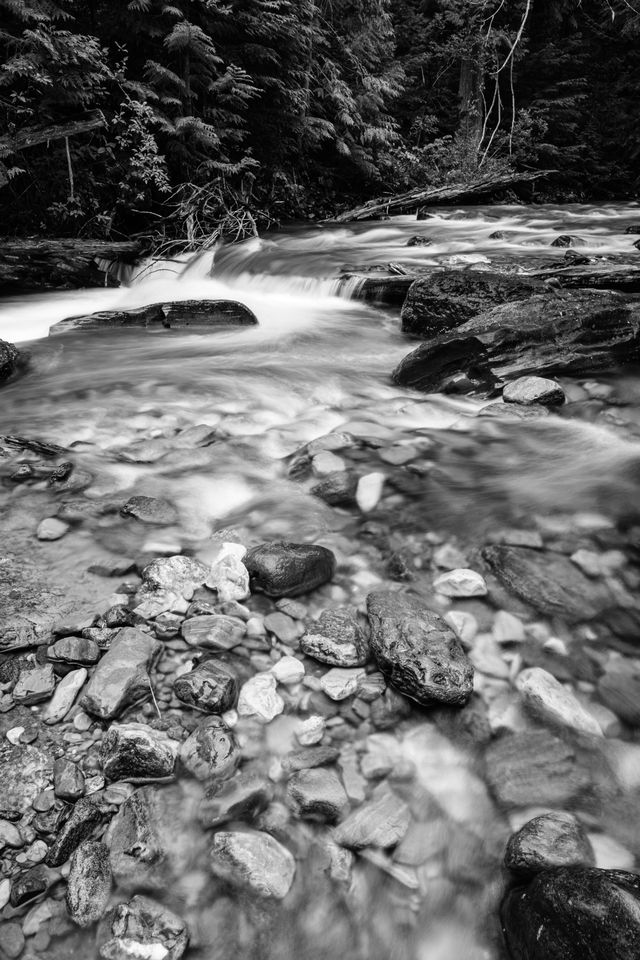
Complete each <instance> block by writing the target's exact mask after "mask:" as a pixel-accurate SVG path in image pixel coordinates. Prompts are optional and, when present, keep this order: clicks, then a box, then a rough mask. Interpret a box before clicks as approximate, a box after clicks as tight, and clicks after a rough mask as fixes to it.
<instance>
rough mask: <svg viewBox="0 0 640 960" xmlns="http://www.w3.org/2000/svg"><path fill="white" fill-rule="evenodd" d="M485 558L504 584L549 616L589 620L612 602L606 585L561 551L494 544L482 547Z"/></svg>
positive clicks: (573, 620)
mask: <svg viewBox="0 0 640 960" xmlns="http://www.w3.org/2000/svg"><path fill="white" fill-rule="evenodd" d="M482 558H483V560H484V561H485V562H486V563H487V564H488V566H489V568H490V569H491V571H492V573H494V574H495V575H496V576H497V577H498V579H499V580H500V581H501V582H502V583H503V584H504V585H505V587H507V588H508V589H509V590H510V591H511V592H512V593H514V594H515V595H516V596H517V597H519V598H520V599H521V600H524V602H525V603H528V604H529V605H530V606H532V607H535V609H536V610H540V611H541V612H542V613H546V614H548V615H549V616H561V617H564V618H565V619H567V620H570V621H572V622H577V621H580V620H590V619H592V618H593V617H596V616H597V615H598V614H600V613H602V612H603V611H604V610H606V609H607V608H608V607H609V606H611V605H612V604H613V598H612V596H611V595H610V593H609V591H608V590H607V588H606V587H605V586H603V585H602V584H599V583H597V582H595V581H593V580H590V579H589V578H588V577H586V576H585V575H584V574H583V573H582V571H581V570H579V569H578V567H577V566H576V565H575V564H574V563H572V562H571V561H570V560H569V559H568V558H567V557H563V556H562V555H561V554H557V553H552V552H550V551H544V550H532V549H529V548H528V547H509V546H506V545H503V544H494V545H492V546H490V547H485V548H484V549H483V550H482Z"/></svg>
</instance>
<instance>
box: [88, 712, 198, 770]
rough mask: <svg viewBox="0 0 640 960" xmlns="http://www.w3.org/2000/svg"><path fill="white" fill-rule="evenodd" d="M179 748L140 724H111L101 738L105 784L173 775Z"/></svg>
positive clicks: (160, 732)
mask: <svg viewBox="0 0 640 960" xmlns="http://www.w3.org/2000/svg"><path fill="white" fill-rule="evenodd" d="M178 747H179V744H178V742H177V741H176V740H172V739H171V738H170V737H169V736H168V735H167V734H166V733H165V732H164V731H162V730H154V729H153V728H152V727H149V726H147V725H146V724H144V723H121V724H120V723H114V724H112V726H111V727H109V729H108V730H107V732H106V733H105V735H104V737H103V738H102V768H103V772H104V776H105V777H106V778H107V779H108V780H163V779H165V778H166V777H170V776H171V775H172V774H173V769H174V767H175V763H176V757H177V754H178Z"/></svg>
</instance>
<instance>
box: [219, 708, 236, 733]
mask: <svg viewBox="0 0 640 960" xmlns="http://www.w3.org/2000/svg"><path fill="white" fill-rule="evenodd" d="M221 716H222V719H223V720H224V722H225V723H226V725H227V726H228V727H230V728H231V729H233V727H236V726H237V725H238V711H237V710H226V711H225V712H224V713H223V714H221Z"/></svg>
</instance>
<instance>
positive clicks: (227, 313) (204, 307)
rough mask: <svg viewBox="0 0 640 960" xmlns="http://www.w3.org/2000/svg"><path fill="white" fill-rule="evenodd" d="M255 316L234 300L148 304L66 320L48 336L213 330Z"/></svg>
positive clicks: (251, 322) (240, 324)
mask: <svg viewBox="0 0 640 960" xmlns="http://www.w3.org/2000/svg"><path fill="white" fill-rule="evenodd" d="M257 322H258V320H257V318H256V316H255V314H254V313H252V311H251V310H249V308H248V307H245V305H244V304H243V303H237V302H236V301H235V300H176V301H170V302H168V303H151V304H149V305H148V306H146V307H134V308H133V309H131V310H101V311H98V312H97V313H88V314H85V315H82V316H77V317H67V318H66V320H60V321H58V323H54V324H53V326H52V327H50V328H49V336H55V335H56V334H59V333H73V332H75V331H77V330H113V329H114V328H122V327H125V328H131V327H134V328H135V327H142V328H144V329H146V330H162V329H165V330H184V329H188V328H191V329H200V330H216V329H224V328H225V327H246V326H253V325H255V324H257Z"/></svg>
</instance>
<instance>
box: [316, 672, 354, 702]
mask: <svg viewBox="0 0 640 960" xmlns="http://www.w3.org/2000/svg"><path fill="white" fill-rule="evenodd" d="M364 676H365V672H364V670H361V669H359V668H357V667H354V668H353V669H350V668H347V667H333V668H332V669H331V670H329V671H328V672H327V673H325V675H324V676H323V677H321V678H320V689H321V690H322V691H323V692H324V693H326V695H327V696H328V697H329V698H330V699H331V700H344V699H345V698H346V697H350V696H352V695H353V694H354V693H355V692H356V691H357V689H358V686H359V684H360V681H361V680H362V678H363V677H364Z"/></svg>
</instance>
